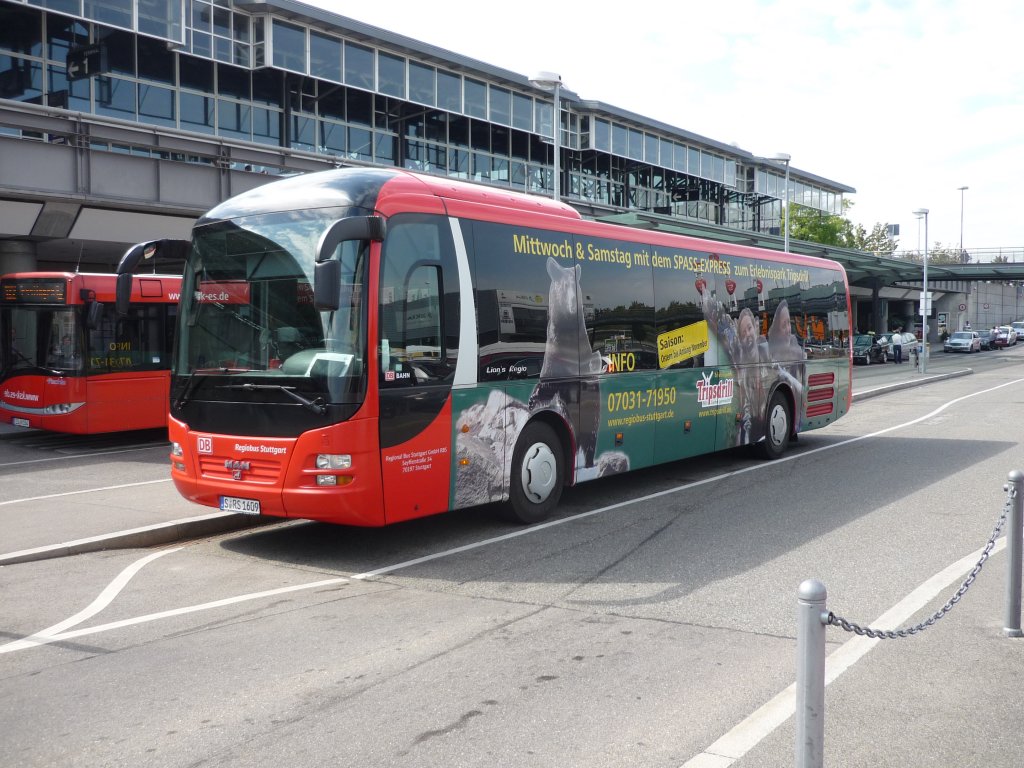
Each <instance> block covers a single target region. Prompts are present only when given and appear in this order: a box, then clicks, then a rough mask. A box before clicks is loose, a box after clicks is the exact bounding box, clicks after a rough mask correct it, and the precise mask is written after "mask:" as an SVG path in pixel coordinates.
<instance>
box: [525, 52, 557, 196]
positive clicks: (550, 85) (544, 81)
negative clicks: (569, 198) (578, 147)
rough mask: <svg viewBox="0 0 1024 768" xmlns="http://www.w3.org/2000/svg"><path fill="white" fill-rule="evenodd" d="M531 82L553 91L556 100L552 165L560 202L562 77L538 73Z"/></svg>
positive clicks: (549, 73) (553, 119)
mask: <svg viewBox="0 0 1024 768" xmlns="http://www.w3.org/2000/svg"><path fill="white" fill-rule="evenodd" d="M530 82H531V83H533V84H534V85H535V86H537V87H538V88H542V89H543V90H545V91H553V94H552V95H553V98H554V112H553V113H552V120H551V132H552V134H554V154H555V159H554V163H553V164H552V170H553V172H554V176H555V179H554V182H555V183H554V185H553V186H554V194H553V196H552V197H553V199H554V200H556V201H557V200H558V199H559V197H560V196H561V191H562V190H561V187H562V178H561V167H560V166H561V157H560V155H561V152H562V150H561V139H562V136H561V133H562V104H561V95H562V76H561V75H560V74H558V73H557V72H538V73H537V74H535V75H534V76H533V77H531V78H530Z"/></svg>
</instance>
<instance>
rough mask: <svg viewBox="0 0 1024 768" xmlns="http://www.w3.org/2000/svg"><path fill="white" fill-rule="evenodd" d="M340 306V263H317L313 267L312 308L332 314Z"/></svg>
mask: <svg viewBox="0 0 1024 768" xmlns="http://www.w3.org/2000/svg"><path fill="white" fill-rule="evenodd" d="M340 306H341V262H340V261H338V260H337V259H331V260H330V261H318V262H317V263H316V266H314V267H313V308H314V309H316V310H317V311H318V312H334V311H335V310H336V309H338V307H340Z"/></svg>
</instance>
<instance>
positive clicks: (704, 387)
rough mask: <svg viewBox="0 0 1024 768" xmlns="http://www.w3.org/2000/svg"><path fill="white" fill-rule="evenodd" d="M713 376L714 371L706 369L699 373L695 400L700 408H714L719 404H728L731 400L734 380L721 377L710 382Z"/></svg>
mask: <svg viewBox="0 0 1024 768" xmlns="http://www.w3.org/2000/svg"><path fill="white" fill-rule="evenodd" d="M714 378H715V372H714V371H708V372H707V373H702V374H701V375H700V379H701V380H700V381H698V382H697V402H699V403H700V404H701V407H702V408H714V407H715V406H719V405H728V404H729V403H731V402H732V393H733V387H734V382H733V380H732V379H722V380H721V381H718V382H715V383H712V379H714Z"/></svg>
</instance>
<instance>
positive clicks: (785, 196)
mask: <svg viewBox="0 0 1024 768" xmlns="http://www.w3.org/2000/svg"><path fill="white" fill-rule="evenodd" d="M792 159H793V157H792V155H789V154H787V153H785V152H778V153H776V154H775V155H773V156H772V160H778V161H779V162H780V163H785V165H786V180H785V183H784V185H783V190H782V207H783V210H784V211H785V215H784V216H783V219H782V221H783V224H784V225H785V229H784V230H783V235H782V250H783V251H785V252H786V253H789V161H790V160H792Z"/></svg>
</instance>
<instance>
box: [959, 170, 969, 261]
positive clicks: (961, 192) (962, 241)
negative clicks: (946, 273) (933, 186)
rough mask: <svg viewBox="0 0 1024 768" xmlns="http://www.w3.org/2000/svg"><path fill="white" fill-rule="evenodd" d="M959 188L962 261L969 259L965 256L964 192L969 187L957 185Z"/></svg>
mask: <svg viewBox="0 0 1024 768" xmlns="http://www.w3.org/2000/svg"><path fill="white" fill-rule="evenodd" d="M957 189H958V190H959V191H960V261H961V262H966V261H967V259H965V258H964V192H966V191H967V190H968V189H969V187H957Z"/></svg>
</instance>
